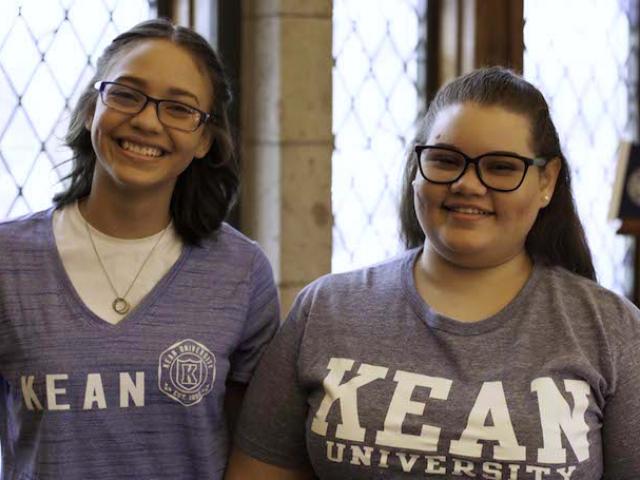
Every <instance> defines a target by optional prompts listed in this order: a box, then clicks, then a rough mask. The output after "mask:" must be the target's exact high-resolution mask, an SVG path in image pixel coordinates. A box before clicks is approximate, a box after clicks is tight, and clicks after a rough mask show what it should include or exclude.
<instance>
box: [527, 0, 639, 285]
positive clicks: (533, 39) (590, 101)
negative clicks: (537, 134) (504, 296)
mask: <svg viewBox="0 0 640 480" xmlns="http://www.w3.org/2000/svg"><path fill="white" fill-rule="evenodd" d="M524 6H525V9H524V11H525V29H524V40H525V53H524V76H525V77H526V78H527V79H528V80H530V81H531V82H533V83H534V84H535V85H537V86H538V87H539V88H540V89H541V90H542V91H543V93H544V94H545V97H546V98H547V99H548V101H549V103H550V107H551V110H552V115H553V118H554V121H555V123H556V126H557V128H558V130H559V134H560V140H561V142H562V146H563V150H564V153H565V155H566V157H567V159H568V161H569V164H570V166H571V170H572V176H573V190H574V197H575V199H576V203H577V206H578V211H579V214H580V217H581V219H582V222H583V224H584V226H585V230H586V233H587V237H588V242H589V246H590V247H591V251H592V253H593V257H594V263H595V267H596V271H597V274H598V278H599V281H600V283H602V284H603V285H604V286H606V287H608V288H610V289H613V290H615V291H617V292H618V293H622V294H629V292H630V289H631V283H632V272H633V268H632V265H631V249H630V246H631V240H630V239H629V238H626V237H622V236H620V235H616V233H615V232H616V229H617V228H618V226H619V224H618V223H616V222H610V221H608V220H607V214H608V208H609V201H610V197H611V187H612V184H613V179H614V175H615V169H616V163H615V157H616V149H617V146H618V142H619V140H620V139H621V138H623V137H627V136H631V138H633V133H634V132H635V130H636V128H637V110H636V105H637V92H636V85H637V61H636V58H637V56H638V23H637V18H636V15H635V13H634V12H637V11H638V0H628V1H623V0H620V1H610V0H564V1H562V2H559V1H557V0H527V1H525V3H524ZM576 12H580V14H579V15H578V14H576Z"/></svg>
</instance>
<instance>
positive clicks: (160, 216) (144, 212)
mask: <svg viewBox="0 0 640 480" xmlns="http://www.w3.org/2000/svg"><path fill="white" fill-rule="evenodd" d="M170 201H171V199H170V198H155V197H153V198H150V197H149V196H148V195H137V196H136V195H135V194H134V195H107V194H99V193H98V192H94V190H92V191H91V193H90V194H89V196H88V197H87V198H86V199H83V200H81V201H80V204H79V208H80V213H81V214H82V216H83V217H84V219H85V220H86V221H87V222H89V224H91V226H93V227H94V228H95V229H97V230H99V231H101V232H102V233H104V234H106V235H109V236H112V237H117V238H126V239H133V238H143V237H148V236H151V235H154V234H156V233H158V232H160V231H162V230H163V229H165V228H166V227H167V225H168V224H169V222H170V221H171V215H170V213H169V205H170Z"/></svg>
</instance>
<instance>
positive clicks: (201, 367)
mask: <svg viewBox="0 0 640 480" xmlns="http://www.w3.org/2000/svg"><path fill="white" fill-rule="evenodd" d="M215 378H216V357H215V355H214V354H213V353H211V351H209V349H208V348H207V347H205V346H204V345H202V344H201V343H198V342H196V341H195V340H190V339H187V340H182V341H180V342H178V343H174V344H173V345H171V346H170V347H169V348H167V349H166V350H165V351H164V352H162V354H161V355H160V359H159V361H158V388H159V389H160V391H161V392H162V393H164V394H165V395H167V396H168V397H171V398H173V399H174V400H176V401H178V402H180V403H181V404H183V405H184V406H185V407H189V406H191V405H195V404H196V403H198V402H199V401H200V400H202V398H203V397H204V396H205V395H206V394H208V393H209V392H210V391H211V389H212V388H213V381H214V380H215Z"/></svg>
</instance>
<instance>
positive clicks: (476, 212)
mask: <svg viewBox="0 0 640 480" xmlns="http://www.w3.org/2000/svg"><path fill="white" fill-rule="evenodd" d="M445 208H446V209H447V210H451V211H452V212H459V213H468V214H472V215H491V214H492V213H491V212H486V211H484V210H479V209H477V208H472V207H445Z"/></svg>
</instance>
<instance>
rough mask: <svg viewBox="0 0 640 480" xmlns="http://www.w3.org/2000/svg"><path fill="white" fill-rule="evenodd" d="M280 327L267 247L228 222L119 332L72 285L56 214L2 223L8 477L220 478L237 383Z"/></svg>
mask: <svg viewBox="0 0 640 480" xmlns="http://www.w3.org/2000/svg"><path fill="white" fill-rule="evenodd" d="M278 325H279V308H278V298H277V291H276V288H275V284H274V280H273V275H272V271H271V268H270V266H269V263H268V261H267V259H266V257H265V255H264V253H263V252H262V251H261V249H260V248H259V247H258V246H257V244H256V243H255V242H253V241H250V240H249V239H247V238H246V237H244V236H243V235H242V234H240V233H239V232H237V231H236V230H234V229H233V228H231V227H230V226H228V225H226V224H223V225H222V226H221V227H220V228H219V230H218V231H217V233H216V235H215V237H213V238H209V239H206V240H204V241H203V242H202V244H201V245H200V246H197V247H195V246H194V247H192V246H185V247H184V248H183V249H182V253H181V255H180V257H179V258H178V260H177V261H175V262H174V263H173V265H172V266H171V268H170V269H169V270H168V271H167V273H166V274H165V275H164V276H163V277H162V278H161V279H160V280H159V281H158V282H157V283H156V285H155V286H154V287H153V288H152V289H151V290H150V291H149V293H148V294H147V295H145V296H144V298H143V299H142V300H141V301H140V303H139V304H138V305H137V306H136V308H135V309H133V310H132V311H131V312H130V313H129V314H128V315H127V316H126V317H125V318H124V319H123V320H122V321H120V322H119V323H118V324H116V325H113V324H110V323H108V322H105V321H104V320H103V319H102V318H100V317H98V316H97V315H96V314H95V313H94V312H93V311H92V310H91V309H90V308H88V307H87V305H86V304H85V303H84V302H83V300H82V298H81V297H80V296H79V295H78V293H77V291H76V289H75V288H74V286H73V282H72V281H71V280H70V278H69V276H68V275H67V273H66V271H65V268H64V266H63V263H62V260H61V258H60V255H59V253H58V251H57V249H56V245H55V240H54V235H53V229H52V211H51V210H49V211H45V212H40V213H37V214H34V215H31V216H29V217H26V218H23V219H19V220H15V221H10V222H6V223H3V224H0V442H1V447H2V474H3V478H7V479H13V478H25V479H26V478H30V479H31V478H33V479H36V478H37V479H39V480H50V479H60V478H64V479H68V480H76V479H77V480H80V479H83V480H85V479H88V478H92V479H113V480H115V479H118V480H120V479H124V478H136V479H152V478H153V479H175V478H181V479H200V478H209V479H219V478H222V475H223V471H224V468H225V464H226V459H227V455H228V433H227V424H226V419H225V415H224V397H225V391H226V383H227V381H229V380H233V381H236V382H241V383H247V382H248V381H249V379H250V377H251V375H252V372H253V369H254V367H255V365H256V363H257V360H258V358H259V357H260V355H261V352H262V349H263V347H264V346H265V344H266V343H267V342H268V341H269V340H270V339H271V337H272V336H273V334H274V333H275V331H276V330H277V328H278Z"/></svg>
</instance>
